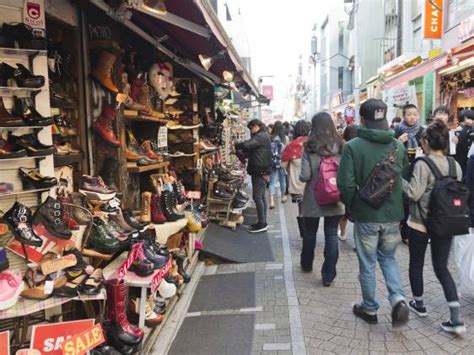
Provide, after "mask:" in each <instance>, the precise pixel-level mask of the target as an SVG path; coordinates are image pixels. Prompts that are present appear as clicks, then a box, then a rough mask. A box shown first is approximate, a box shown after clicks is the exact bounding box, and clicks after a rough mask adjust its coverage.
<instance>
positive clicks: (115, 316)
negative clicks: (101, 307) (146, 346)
mask: <svg viewBox="0 0 474 355" xmlns="http://www.w3.org/2000/svg"><path fill="white" fill-rule="evenodd" d="M105 289H106V290H107V304H106V307H107V308H106V314H105V318H106V319H107V320H109V321H115V322H117V324H118V325H119V327H120V328H121V330H123V332H118V334H117V335H118V338H119V339H120V341H122V342H123V343H125V344H128V345H136V344H138V343H140V342H141V341H142V339H143V336H144V335H145V332H144V331H143V330H142V329H140V328H137V327H135V326H133V325H131V324H130V323H129V322H128V319H127V313H126V302H127V299H128V298H127V290H128V287H127V286H126V285H125V283H124V282H123V281H120V282H118V280H117V279H112V280H107V281H105Z"/></svg>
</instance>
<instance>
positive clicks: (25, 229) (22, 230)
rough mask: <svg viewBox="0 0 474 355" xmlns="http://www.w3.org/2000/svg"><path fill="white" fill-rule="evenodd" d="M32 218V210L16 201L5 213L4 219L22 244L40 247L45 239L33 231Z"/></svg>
mask: <svg viewBox="0 0 474 355" xmlns="http://www.w3.org/2000/svg"><path fill="white" fill-rule="evenodd" d="M31 219H32V213H31V210H30V209H29V208H28V207H26V206H25V205H23V204H21V203H19V202H15V203H14V204H13V206H12V207H11V208H10V209H9V210H8V211H7V212H6V213H5V214H4V215H3V221H4V222H5V223H6V224H7V225H8V227H9V228H10V230H11V231H12V233H13V235H14V237H15V239H16V240H18V241H19V242H20V243H22V244H27V245H31V246H33V247H40V246H41V245H42V244H43V240H42V239H41V238H40V237H38V236H37V235H36V234H35V232H34V231H33V228H32V227H31Z"/></svg>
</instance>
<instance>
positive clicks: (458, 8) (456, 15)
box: [445, 0, 474, 29]
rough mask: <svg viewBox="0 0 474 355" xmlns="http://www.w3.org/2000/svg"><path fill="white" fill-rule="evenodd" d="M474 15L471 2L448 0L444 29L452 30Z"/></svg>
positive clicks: (468, 0)
mask: <svg viewBox="0 0 474 355" xmlns="http://www.w3.org/2000/svg"><path fill="white" fill-rule="evenodd" d="M472 13H474V1H472V0H448V8H447V15H446V17H445V19H446V26H445V28H446V29H449V28H452V27H454V26H456V25H457V24H459V23H460V22H461V21H463V20H465V19H466V18H468V17H469V16H470V15H471V14H472Z"/></svg>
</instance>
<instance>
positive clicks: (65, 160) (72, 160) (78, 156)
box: [54, 153, 82, 166]
mask: <svg viewBox="0 0 474 355" xmlns="http://www.w3.org/2000/svg"><path fill="white" fill-rule="evenodd" d="M81 161H82V153H75V154H64V155H60V154H54V166H66V165H71V164H79V163H80V162H81Z"/></svg>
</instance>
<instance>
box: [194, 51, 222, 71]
mask: <svg viewBox="0 0 474 355" xmlns="http://www.w3.org/2000/svg"><path fill="white" fill-rule="evenodd" d="M224 53H225V52H219V53H217V55H215V56H214V57H208V56H207V55H204V54H199V61H200V62H201V64H202V66H203V67H204V69H206V70H209V69H210V68H211V67H212V65H213V64H214V63H215V62H216V61H217V60H219V59H221V58H224Z"/></svg>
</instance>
